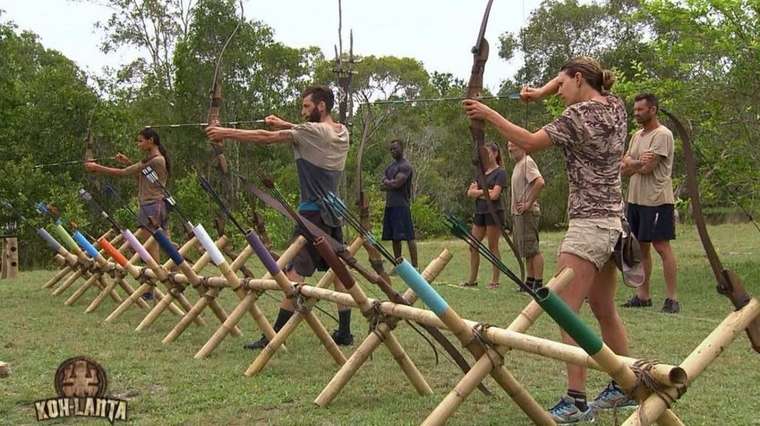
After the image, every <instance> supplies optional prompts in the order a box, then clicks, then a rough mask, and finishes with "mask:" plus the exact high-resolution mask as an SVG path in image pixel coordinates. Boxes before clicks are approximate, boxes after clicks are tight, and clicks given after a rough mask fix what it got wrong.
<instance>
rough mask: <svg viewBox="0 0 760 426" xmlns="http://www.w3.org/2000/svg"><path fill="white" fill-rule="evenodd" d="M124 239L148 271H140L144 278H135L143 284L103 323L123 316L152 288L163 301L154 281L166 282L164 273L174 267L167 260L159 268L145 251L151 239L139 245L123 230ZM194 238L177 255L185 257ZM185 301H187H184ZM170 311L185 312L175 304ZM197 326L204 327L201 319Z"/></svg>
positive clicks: (128, 232)
mask: <svg viewBox="0 0 760 426" xmlns="http://www.w3.org/2000/svg"><path fill="white" fill-rule="evenodd" d="M124 237H125V239H126V240H127V241H128V242H129V244H130V246H131V247H132V249H133V250H135V252H136V253H137V254H138V255H139V256H140V259H141V260H142V261H143V262H144V263H145V264H146V265H148V268H149V270H150V271H148V270H146V269H142V270H141V274H142V275H144V277H142V276H140V277H135V278H138V279H142V280H143V283H142V284H141V285H140V287H138V288H137V290H136V291H135V293H134V294H132V296H130V297H128V298H127V299H126V300H124V302H123V303H122V304H121V305H119V306H118V307H116V309H114V311H113V312H111V314H110V315H108V317H106V319H105V320H104V321H105V322H113V321H115V320H116V319H117V318H118V317H119V316H121V314H123V313H124V312H125V311H126V310H127V309H128V308H129V307H130V306H131V305H132V304H133V303H135V302H136V301H137V299H140V298H141V296H142V294H143V293H145V292H146V291H148V290H149V289H151V288H153V290H154V292H155V294H156V296H157V298H159V299H161V300H162V299H163V297H164V294H163V292H161V290H160V289H159V288H158V287H157V286H156V282H155V281H156V280H157V281H160V282H166V280H168V273H167V272H166V271H167V270H168V269H169V268H171V267H172V266H173V265H174V261H173V260H172V259H169V260H168V261H166V263H164V264H163V266H159V265H158V263H157V262H156V260H155V259H153V257H152V256H151V255H150V253H148V251H147V250H146V247H148V246H150V245H151V244H154V243H155V242H154V241H155V240H154V239H153V237H152V236H151V237H149V238H148V240H147V241H146V242H145V244H144V245H143V244H141V243H140V242H139V241H138V240H137V237H135V235H134V234H132V232H130V231H129V230H125V233H124ZM195 242H196V240H195V238H191V239H190V240H188V241H187V242H186V243H185V244H183V245H182V247H180V248H179V253H180V254H181V255H185V253H187V252H188V251H190V250H191V249H192V248H193V247H194V246H195ZM148 272H152V274H149V273H148ZM185 301H187V299H185ZM188 304H189V302H188ZM169 309H171V311H172V312H173V313H174V314H176V315H179V316H183V315H185V311H183V310H182V309H181V308H180V307H179V306H177V305H175V304H171V305H170V308H169ZM196 324H197V325H205V321H203V320H202V319H201V318H199V319H198V321H196Z"/></svg>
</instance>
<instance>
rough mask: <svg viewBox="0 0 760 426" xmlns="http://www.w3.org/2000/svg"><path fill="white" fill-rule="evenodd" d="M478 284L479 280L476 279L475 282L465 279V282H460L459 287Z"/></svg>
mask: <svg viewBox="0 0 760 426" xmlns="http://www.w3.org/2000/svg"><path fill="white" fill-rule="evenodd" d="M477 286H478V282H477V281H475V282H474V283H471V282H469V281H465V282H463V283H461V284H459V287H477Z"/></svg>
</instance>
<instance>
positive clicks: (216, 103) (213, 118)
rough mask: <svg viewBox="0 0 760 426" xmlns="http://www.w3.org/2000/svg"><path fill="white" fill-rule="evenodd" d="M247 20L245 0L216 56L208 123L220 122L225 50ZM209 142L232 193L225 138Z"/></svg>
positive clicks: (219, 222)
mask: <svg viewBox="0 0 760 426" xmlns="http://www.w3.org/2000/svg"><path fill="white" fill-rule="evenodd" d="M244 20H245V15H244V14H243V2H242V1H241V2H240V20H239V21H238V23H237V25H236V26H235V29H234V30H232V33H231V34H230V35H229V37H227V40H226V41H225V42H224V44H223V45H222V49H221V50H220V51H219V55H217V57H216V65H215V66H214V76H213V78H212V82H211V90H209V108H208V114H207V118H206V122H207V123H217V122H219V121H220V120H219V110H220V109H221V108H222V100H223V97H222V57H223V56H224V51H225V50H227V46H229V44H230V42H231V41H232V38H233V37H234V36H235V34H236V33H237V31H238V30H239V29H240V26H241V25H242V23H243V21H244ZM209 143H210V144H211V150H212V153H213V155H214V159H213V161H212V163H213V165H214V167H215V168H216V169H217V170H218V171H219V173H220V174H221V177H222V181H223V182H224V188H225V189H226V190H227V191H225V193H226V194H230V193H231V192H232V188H231V180H230V168H229V164H228V163H227V158H226V157H225V155H224V140H222V139H220V140H213V139H209ZM216 221H217V225H218V226H217V227H218V228H219V229H222V230H223V229H224V222H225V219H224V216H223V215H219V216H217V218H216Z"/></svg>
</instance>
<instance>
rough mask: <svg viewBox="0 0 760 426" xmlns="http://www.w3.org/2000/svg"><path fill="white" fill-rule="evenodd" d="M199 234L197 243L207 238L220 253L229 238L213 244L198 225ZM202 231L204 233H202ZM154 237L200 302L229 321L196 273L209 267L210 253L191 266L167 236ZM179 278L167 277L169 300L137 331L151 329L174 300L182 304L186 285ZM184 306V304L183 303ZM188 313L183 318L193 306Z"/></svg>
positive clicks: (160, 234)
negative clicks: (194, 291) (169, 283)
mask: <svg viewBox="0 0 760 426" xmlns="http://www.w3.org/2000/svg"><path fill="white" fill-rule="evenodd" d="M194 231H196V232H198V233H197V234H195V239H196V240H197V241H199V242H200V241H201V238H207V239H208V240H209V241H208V242H209V248H213V249H216V251H217V252H218V251H219V249H218V248H217V247H216V245H217V244H220V245H224V244H226V243H227V237H225V236H222V237H221V238H220V239H219V241H217V242H216V243H214V242H212V241H211V239H210V238H209V237H208V234H206V233H205V232H206V231H205V230H203V227H202V226H200V225H198V227H197V228H196V230H194ZM200 231H202V232H200ZM154 236H155V237H156V238H157V241H158V244H159V246H160V247H161V249H162V250H164V252H166V253H168V254H169V257H170V258H171V259H172V260H173V261H174V264H175V265H177V267H178V268H179V270H180V271H182V272H183V273H184V277H185V278H186V279H187V281H188V282H189V283H190V284H192V285H193V287H194V288H195V289H196V290H197V291H198V295H199V296H200V300H204V301H205V303H206V304H210V305H211V306H212V311H213V312H214V314H216V316H217V318H219V320H220V322H224V320H226V319H227V313H226V312H225V311H224V309H223V308H222V307H221V306H219V304H218V303H217V302H216V301H215V300H208V298H207V297H206V291H205V289H204V288H203V286H202V285H201V278H200V277H199V276H198V274H197V273H196V270H197V271H201V270H202V269H203V268H205V267H206V265H208V262H209V260H210V259H211V258H212V257H213V256H212V255H211V254H210V253H208V251H206V253H204V254H203V255H202V256H201V258H200V259H198V261H197V262H196V264H195V265H193V266H191V265H190V264H189V263H188V262H187V261H185V259H184V257H183V256H182V255H181V254H180V253H179V252H178V251H177V249H176V248H174V245H173V244H172V242H171V241H170V240H169V239H168V238H167V237H166V235H165V234H164V233H163V232H161V231H156V232H155V233H154ZM201 246H202V247H203V248H205V246H204V245H202V244H201ZM178 277H179V274H171V275H167V278H170V279H171V281H172V282H171V289H170V291H169V293H167V299H168V300H166V299H165V300H162V301H161V302H160V303H158V304H156V306H155V307H154V308H153V310H151V312H149V313H148V315H146V316H145V318H144V319H143V320H142V321H141V322H140V324H139V325H138V326H137V328H135V331H142V330H144V329H146V328H147V327H149V326H150V325H151V324H153V323H154V322H155V320H156V319H158V316H159V315H160V314H161V313H162V312H163V311H164V309H166V307H167V306H168V305H169V303H171V301H172V300H174V299H177V300H178V301H180V303H183V302H181V298H184V297H185V296H184V294H183V293H182V291H184V289H185V285H183V284H182V283H180V282H178V280H177V278H178ZM188 303H189V302H188ZM183 304H184V303H183ZM186 310H187V313H186V314H185V315H184V316H183V318H185V317H187V316H188V315H189V314H190V311H192V310H193V306H191V307H190V308H189V309H187V308H186ZM197 318H198V315H197V314H196V315H193V316H192V317H191V319H190V320H188V325H189V323H190V322H191V321H195V320H196V319H197ZM237 333H238V335H239V334H240V330H237Z"/></svg>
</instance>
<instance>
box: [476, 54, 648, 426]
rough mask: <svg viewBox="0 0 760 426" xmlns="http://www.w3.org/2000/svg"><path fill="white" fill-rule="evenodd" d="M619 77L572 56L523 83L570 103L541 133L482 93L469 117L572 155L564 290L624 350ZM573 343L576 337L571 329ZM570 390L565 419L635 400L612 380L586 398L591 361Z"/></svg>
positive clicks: (556, 411) (521, 140) (575, 370)
mask: <svg viewBox="0 0 760 426" xmlns="http://www.w3.org/2000/svg"><path fill="white" fill-rule="evenodd" d="M613 83H614V76H613V75H612V72H611V71H609V70H603V69H602V67H601V66H600V65H599V63H598V62H597V61H596V60H594V59H591V58H586V57H579V58H574V59H572V60H570V61H569V62H567V63H566V64H565V65H564V66H563V67H562V68H561V70H560V72H559V73H558V75H557V76H556V77H555V78H553V79H552V80H551V81H550V82H548V83H546V84H545V85H544V86H543V87H540V88H528V87H526V88H524V89H523V90H522V93H521V94H520V95H521V97H522V99H523V100H524V101H526V102H529V101H538V100H540V99H542V98H544V97H547V96H550V95H553V94H556V95H558V96H559V97H560V98H561V99H562V101H563V102H564V103H565V105H567V108H566V109H565V111H564V112H563V113H562V115H561V116H560V117H558V118H557V119H556V120H554V121H553V122H551V123H549V124H547V125H546V126H544V127H543V128H542V129H540V130H538V131H536V132H530V131H528V130H526V129H523V128H521V127H519V126H517V125H515V124H514V123H512V122H510V121H509V120H507V119H506V118H504V117H502V116H501V115H500V114H499V113H497V112H495V111H494V110H492V109H491V108H489V107H488V106H486V105H483V104H482V103H480V102H478V101H475V100H466V101H464V108H465V111H466V113H467V115H468V116H469V117H470V118H476V119H483V120H486V121H488V122H489V123H491V124H492V125H494V126H495V127H496V129H497V130H498V131H499V132H500V133H501V134H502V135H503V136H504V137H505V138H506V139H507V140H510V141H512V142H513V143H515V144H516V145H518V146H520V147H521V148H523V149H524V150H525V151H527V152H528V153H531V152H535V151H539V150H542V149H547V148H550V147H552V146H556V147H558V148H559V149H561V150H562V152H563V154H564V156H565V165H566V169H567V178H568V183H569V186H570V188H569V194H568V206H567V209H568V217H569V219H570V220H569V226H568V230H567V234H565V238H564V239H563V240H562V242H561V244H560V247H559V250H558V252H559V258H558V262H557V267H558V270H561V269H562V268H572V269H573V271H574V272H575V277H574V279H573V281H572V282H571V283H570V285H569V286H567V287H566V288H565V289H564V290H563V291H561V292H560V294H559V295H560V296H561V297H562V299H563V300H564V301H565V302H566V303H567V304H568V305H569V306H570V307H571V308H572V309H574V310H575V311H576V312H577V311H579V310H580V308H581V306H582V304H583V301H584V300H585V299H586V298H588V302H589V306H590V307H591V310H592V312H593V314H594V316H595V317H596V318H597V320H598V321H599V326H600V328H601V330H602V337H603V339H604V341H605V343H606V344H607V345H608V346H609V347H610V348H611V349H612V350H613V351H615V352H616V353H617V354H619V355H626V354H627V353H628V339H627V336H626V331H625V327H624V326H623V322H622V320H621V319H620V317H619V315H618V313H617V309H616V306H615V303H614V297H615V290H616V273H615V265H614V262H613V261H612V252H613V249H614V247H615V244H616V242H617V240H618V238H619V236H620V233H621V230H622V229H621V224H620V220H621V217H622V214H623V211H622V206H623V198H622V189H621V179H620V162H621V159H622V156H623V149H624V145H625V139H626V136H627V133H628V129H627V114H626V110H625V105H624V104H623V101H622V100H621V99H620V98H618V97H616V96H614V95H612V94H610V93H609V89H610V88H611V87H612V84H613ZM562 338H563V340H564V341H565V342H566V343H574V342H573V340H572V339H571V338H570V337H569V336H567V335H566V334H565V333H564V332H563V333H562ZM567 372H568V392H567V396H563V397H562V398H561V399H560V402H559V403H557V405H555V406H554V407H553V408H552V409H551V410H550V414H552V416H553V417H554V419H555V421H557V422H558V423H569V422H578V421H590V420H593V418H594V410H595V409H602V408H612V407H613V406H617V407H621V406H625V405H631V404H634V402H633V401H631V400H630V399H629V398H628V397H627V396H626V395H625V394H624V393H623V392H622V390H620V388H619V387H617V385H616V384H615V383H614V382H612V383H610V385H608V386H607V388H606V389H605V390H604V391H603V392H602V393H601V394H600V395H599V396H598V397H597V398H596V399H595V400H594V401H592V402H591V403H588V404H587V402H586V393H585V384H586V368H584V367H580V366H576V365H571V364H568V365H567Z"/></svg>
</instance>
